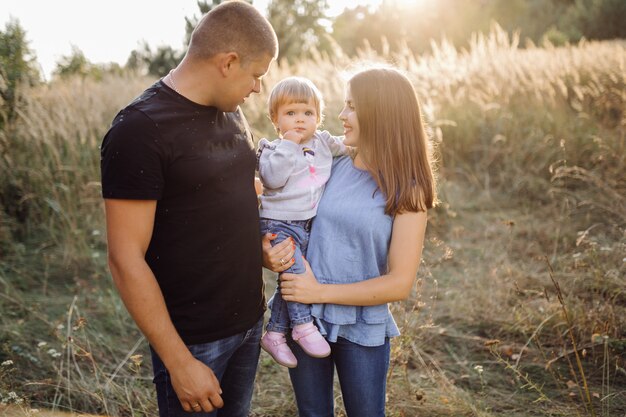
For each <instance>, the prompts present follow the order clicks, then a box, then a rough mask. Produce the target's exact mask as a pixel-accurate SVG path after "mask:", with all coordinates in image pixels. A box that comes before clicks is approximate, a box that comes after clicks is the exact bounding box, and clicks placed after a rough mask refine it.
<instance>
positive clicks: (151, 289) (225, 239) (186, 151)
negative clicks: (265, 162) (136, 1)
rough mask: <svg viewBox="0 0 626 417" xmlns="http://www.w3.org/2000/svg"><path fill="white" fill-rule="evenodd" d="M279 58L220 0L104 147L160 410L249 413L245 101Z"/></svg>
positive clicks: (250, 288)
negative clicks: (180, 57)
mask: <svg viewBox="0 0 626 417" xmlns="http://www.w3.org/2000/svg"><path fill="white" fill-rule="evenodd" d="M277 51H278V43H277V40H276V34H275V33H274V31H273V29H272V27H271V25H270V24H269V22H268V21H267V20H266V19H265V18H264V17H263V16H262V15H261V14H260V13H259V12H258V11H257V10H256V9H255V8H254V7H252V6H251V5H249V4H247V3H245V2H243V1H228V2H225V3H222V4H221V5H219V6H217V7H215V8H214V9H212V10H211V11H210V12H209V13H207V14H206V15H205V16H204V18H203V19H202V20H201V21H200V22H199V23H198V25H197V27H196V28H195V30H194V32H193V34H192V38H191V42H190V44H189V48H188V51H187V54H186V55H185V57H184V58H183V60H182V62H181V63H180V64H179V65H178V66H177V67H176V68H175V69H173V70H172V71H171V72H170V73H169V74H168V75H167V76H166V77H164V78H163V79H161V80H160V81H158V82H156V83H155V84H154V85H152V86H151V87H149V88H148V89H147V90H146V91H144V93H143V94H142V95H140V96H139V97H138V98H137V99H135V101H133V102H132V103H131V104H130V105H128V106H127V107H126V108H125V109H123V110H122V111H120V113H119V114H118V115H117V116H116V118H115V119H114V121H113V123H112V126H111V128H110V130H109V131H108V133H107V134H106V136H105V137H104V140H103V143H102V162H101V169H102V192H103V197H104V199H105V210H106V221H107V235H108V237H107V239H108V247H109V266H110V269H111V274H112V276H113V279H114V282H115V285H116V286H117V288H118V291H119V293H120V296H121V298H122V300H123V301H124V303H125V305H126V307H127V309H128V311H129V312H130V314H131V316H132V317H133V319H134V320H135V322H136V323H137V325H138V327H139V328H140V329H141V331H142V332H143V333H144V334H145V336H146V337H147V339H148V341H149V342H150V347H151V350H152V357H153V365H154V375H155V379H154V381H155V384H156V389H157V398H158V405H159V414H160V415H161V416H178V415H186V414H185V412H196V413H206V414H203V415H210V416H238V417H243V416H248V411H249V408H250V400H251V397H252V392H253V385H254V375H255V372H256V367H257V362H258V357H259V338H260V333H261V327H262V320H263V319H262V316H263V312H264V309H265V300H264V297H263V282H262V272H261V262H262V254H261V244H260V238H259V217H258V209H257V197H256V193H255V190H254V181H253V180H254V169H255V162H256V161H255V153H254V147H253V144H252V141H251V135H250V133H249V130H248V126H247V123H246V121H245V118H244V116H243V113H242V112H241V110H240V109H239V105H240V104H242V103H243V102H244V101H245V99H246V98H247V97H248V96H249V95H250V94H252V93H258V92H260V88H261V86H260V80H261V78H262V77H263V76H264V75H265V73H266V72H267V71H268V69H269V66H270V64H271V62H272V61H273V60H274V59H275V58H276V56H277ZM208 413H210V414H208Z"/></svg>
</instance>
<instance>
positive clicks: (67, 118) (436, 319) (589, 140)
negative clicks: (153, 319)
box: [0, 27, 626, 416]
mask: <svg viewBox="0 0 626 417" xmlns="http://www.w3.org/2000/svg"><path fill="white" fill-rule="evenodd" d="M518 43H519V40H518V39H517V38H516V37H510V36H508V35H507V34H506V33H504V32H502V31H501V30H499V29H498V28H497V27H495V28H494V29H493V31H492V33H491V34H490V35H488V36H483V35H476V36H475V37H474V38H473V39H472V42H471V43H470V47H469V49H468V50H464V51H458V50H455V49H454V48H453V47H452V46H451V45H449V44H447V43H445V42H443V43H439V44H433V45H432V53H430V54H428V55H424V56H418V55H416V54H414V53H412V52H411V51H409V50H408V49H405V50H403V51H402V52H400V53H398V54H395V55H390V54H384V55H378V54H376V53H375V52H373V51H371V50H367V49H364V50H362V51H361V52H360V56H359V57H356V58H355V57H347V56H344V55H342V54H341V53H340V52H337V53H336V54H335V55H334V56H327V55H320V56H318V57H316V59H314V60H309V61H301V62H298V63H295V64H293V65H288V64H286V63H280V64H279V65H275V66H274V67H272V68H271V70H270V72H269V74H268V75H267V77H266V78H265V79H264V85H263V92H262V93H261V94H260V95H259V96H257V97H255V98H254V99H252V100H250V101H249V102H247V104H246V108H245V109H244V110H245V113H246V115H247V117H248V120H249V122H250V124H251V126H252V128H253V130H254V134H255V137H256V138H260V137H263V136H265V137H272V136H273V135H274V131H273V128H272V126H271V124H270V122H269V120H268V119H267V116H266V107H265V100H266V97H267V92H268V90H269V89H270V88H271V86H272V85H273V84H274V83H276V82H277V81H278V80H280V79H281V78H283V77H285V76H288V75H294V74H297V75H301V76H306V77H309V78H311V79H312V80H313V81H314V82H315V83H316V84H317V85H318V87H319V88H320V90H321V91H322V92H323V94H324V96H325V99H326V103H327V110H326V121H325V126H324V127H325V128H327V129H329V130H331V131H333V132H335V133H340V124H339V122H338V120H337V119H336V115H337V114H338V112H339V109H340V108H341V106H342V101H343V88H344V84H345V83H344V79H345V76H346V74H348V73H349V71H350V70H351V69H353V68H354V67H355V66H357V65H358V64H360V63H361V62H363V61H388V62H389V61H391V62H392V63H395V64H396V65H397V66H398V67H400V68H401V69H404V70H405V71H407V73H408V74H409V76H410V77H411V79H412V81H413V82H414V85H415V87H416V89H417V91H418V94H419V96H420V98H421V100H422V102H423V105H424V109H425V112H426V114H427V118H428V120H429V128H430V129H431V131H432V134H433V138H434V140H435V142H436V143H437V145H438V151H439V155H440V160H441V161H440V162H441V164H440V169H439V175H440V178H441V184H440V192H441V196H442V200H443V203H442V205H441V206H440V207H439V208H437V209H436V210H433V211H432V213H430V225H429V231H428V244H427V246H426V248H425V252H424V261H423V264H422V267H421V270H420V273H419V276H418V279H419V283H420V284H419V285H418V286H416V289H415V292H414V295H413V296H412V297H411V299H409V300H407V301H406V302H403V303H397V304H396V305H394V307H393V309H394V314H395V317H396V319H397V321H398V323H399V324H400V326H401V327H402V331H403V336H401V337H400V338H398V339H396V340H394V342H393V351H392V364H391V372H390V375H389V380H388V381H389V394H388V404H389V406H388V412H389V415H392V416H418V415H424V416H426V415H427V416H459V415H472V416H498V415H505V414H506V415H516V416H530V415H561V416H569V415H585V416H587V415H589V416H591V415H599V416H613V415H616V416H617V415H620V414H619V413H620V412H621V413H622V414H624V410H625V409H626V398H625V394H624V392H625V391H626V383H625V382H624V381H626V371H624V356H625V352H626V340H625V334H626V331H625V329H626V323H625V321H626V295H625V293H624V288H626V278H625V276H626V258H625V256H626V235H625V231H626V201H625V200H626V176H625V175H624V172H626V169H625V168H626V152H625V151H626V149H625V147H626V144H625V137H624V132H625V118H624V101H625V98H626V88H625V85H626V68H625V63H626V44H625V43H624V42H620V41H614V42H583V43H580V44H578V45H571V46H567V47H563V48H554V47H551V46H549V45H547V46H544V47H536V46H532V45H527V47H526V48H523V49H521V48H519V45H518ZM152 81H153V80H149V79H146V78H142V77H135V76H128V77H125V78H121V77H110V78H105V79H103V80H102V81H99V82H95V81H93V80H89V79H72V80H67V81H62V82H55V83H51V84H49V85H47V86H44V87H41V88H38V89H35V90H32V91H28V92H25V97H26V101H27V105H26V106H25V107H23V108H21V109H20V113H19V118H18V120H17V121H16V122H15V123H13V124H11V125H9V126H7V127H6V128H5V129H4V130H3V131H0V206H1V207H0V257H1V260H2V263H1V264H0V308H1V309H2V313H3V314H2V318H0V326H1V328H2V332H1V333H0V362H2V363H5V364H4V365H2V366H0V402H4V403H16V402H17V401H18V399H23V400H24V402H23V403H21V404H20V405H21V406H24V404H27V405H28V406H29V407H38V408H40V407H56V408H60V409H64V408H65V409H74V410H80V411H90V412H96V413H107V414H111V415H144V414H145V415H149V414H153V413H154V410H155V407H156V405H155V401H154V398H153V392H152V390H151V384H150V369H149V365H148V364H147V363H146V362H147V361H148V359H149V356H147V355H148V353H147V348H146V344H145V342H144V341H142V339H141V336H140V335H139V334H138V332H137V330H136V329H135V327H134V324H133V322H132V320H130V318H129V317H128V315H127V314H126V312H125V310H124V307H123V306H122V304H121V302H120V301H119V298H118V297H117V295H116V293H115V291H114V290H113V289H112V286H111V284H110V280H109V278H108V272H107V270H106V265H105V258H106V255H105V244H104V223H103V213H102V204H101V199H100V185H99V150H98V146H99V144H100V141H101V138H102V136H103V134H104V133H105V131H106V128H107V126H108V124H109V123H110V121H111V119H112V118H113V116H114V114H115V113H116V111H117V110H118V109H119V108H120V107H122V106H123V105H124V104H126V103H127V102H129V101H130V100H131V99H132V98H133V97H134V96H135V95H136V94H138V93H139V92H141V90H142V89H143V88H145V87H146V86H147V85H148V84H149V83H151V82H152ZM266 278H267V283H268V291H269V290H270V289H271V287H272V285H273V284H272V281H273V277H272V275H271V274H268V276H267V277H266ZM553 280H554V281H553ZM574 346H575V347H574ZM576 358H578V360H577V359H576ZM9 362H10V363H9ZM10 392H13V393H14V395H11V396H10V395H9V393H10ZM339 400H340V399H339ZM339 403H340V401H339ZM28 410H29V408H28V407H25V408H24V412H25V413H28ZM294 410H295V409H294V406H293V397H292V395H291V392H290V389H289V382H288V378H287V375H286V372H285V370H284V369H282V368H280V367H277V366H276V365H275V364H274V363H273V362H272V361H271V360H269V359H268V358H267V356H265V355H263V356H262V359H261V363H260V367H259V374H258V381H257V387H256V396H255V400H254V404H253V411H254V415H255V416H282V415H293V414H294V413H295V411H294ZM341 413H342V411H341V408H340V409H339V414H340V415H341Z"/></svg>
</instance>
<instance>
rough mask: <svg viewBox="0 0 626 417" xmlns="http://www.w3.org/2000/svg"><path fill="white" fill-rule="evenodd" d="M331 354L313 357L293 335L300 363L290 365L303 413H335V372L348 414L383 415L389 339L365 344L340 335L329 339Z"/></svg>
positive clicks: (310, 416)
mask: <svg viewBox="0 0 626 417" xmlns="http://www.w3.org/2000/svg"><path fill="white" fill-rule="evenodd" d="M329 344H330V347H331V354H330V356H328V357H326V358H313V357H311V356H309V355H307V354H306V353H304V352H303V351H302V348H300V346H299V345H298V344H296V343H294V342H293V340H291V338H289V347H290V348H291V350H292V351H293V353H294V355H296V358H297V359H298V366H297V367H295V368H292V369H289V376H290V377H291V383H292V385H293V389H294V392H295V394H296V402H297V404H298V413H299V414H298V415H299V416H300V417H332V416H334V415H335V405H334V395H333V374H334V368H335V367H336V368H337V376H338V377H339V383H340V385H341V393H342V396H343V403H344V406H345V408H346V413H347V415H348V417H383V416H384V415H385V392H386V388H387V371H388V370H389V351H390V345H389V339H385V344H384V345H382V346H374V347H369V346H361V345H357V344H356V343H352V342H350V341H348V340H346V339H343V338H341V337H340V338H338V339H337V342H336V343H331V342H329Z"/></svg>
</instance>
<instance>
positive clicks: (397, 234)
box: [280, 212, 426, 306]
mask: <svg viewBox="0 0 626 417" xmlns="http://www.w3.org/2000/svg"><path fill="white" fill-rule="evenodd" d="M425 233H426V212H420V213H403V214H398V215H396V217H395V219H394V222H393V229H392V235H391V244H390V246H389V255H388V260H387V263H388V268H389V269H388V272H387V274H385V275H381V276H379V277H376V278H371V279H368V280H365V281H360V282H355V283H351V284H320V283H319V282H317V280H316V279H315V276H314V275H313V273H312V272H311V269H310V267H309V265H308V264H307V270H306V272H305V273H304V274H287V273H285V274H282V275H281V283H280V288H281V294H282V296H283V299H284V300H285V301H297V302H300V303H305V304H311V303H328V304H344V305H356V306H370V305H378V304H384V303H389V302H392V301H399V300H404V299H406V298H407V297H408V296H409V294H410V293H411V288H412V287H413V282H414V281H415V276H416V274H417V269H418V267H419V264H420V260H421V257H422V248H423V246H424V235H425Z"/></svg>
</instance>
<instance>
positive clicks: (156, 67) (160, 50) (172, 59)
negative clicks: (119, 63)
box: [125, 42, 184, 77]
mask: <svg viewBox="0 0 626 417" xmlns="http://www.w3.org/2000/svg"><path fill="white" fill-rule="evenodd" d="M183 56H184V52H183V51H181V50H176V49H174V48H172V47H171V46H169V45H161V46H159V47H157V49H156V50H155V51H152V48H150V46H149V45H148V44H147V43H145V42H144V43H143V45H142V47H141V48H140V49H135V50H134V51H132V52H131V53H130V56H129V57H128V59H127V60H126V65H125V67H126V68H127V69H130V70H134V71H139V72H145V73H148V74H150V75H153V76H155V77H163V76H164V75H166V74H167V73H168V71H169V70H170V69H172V68H174V67H175V66H176V65H178V63H179V62H180V61H181V60H182V59H183Z"/></svg>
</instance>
